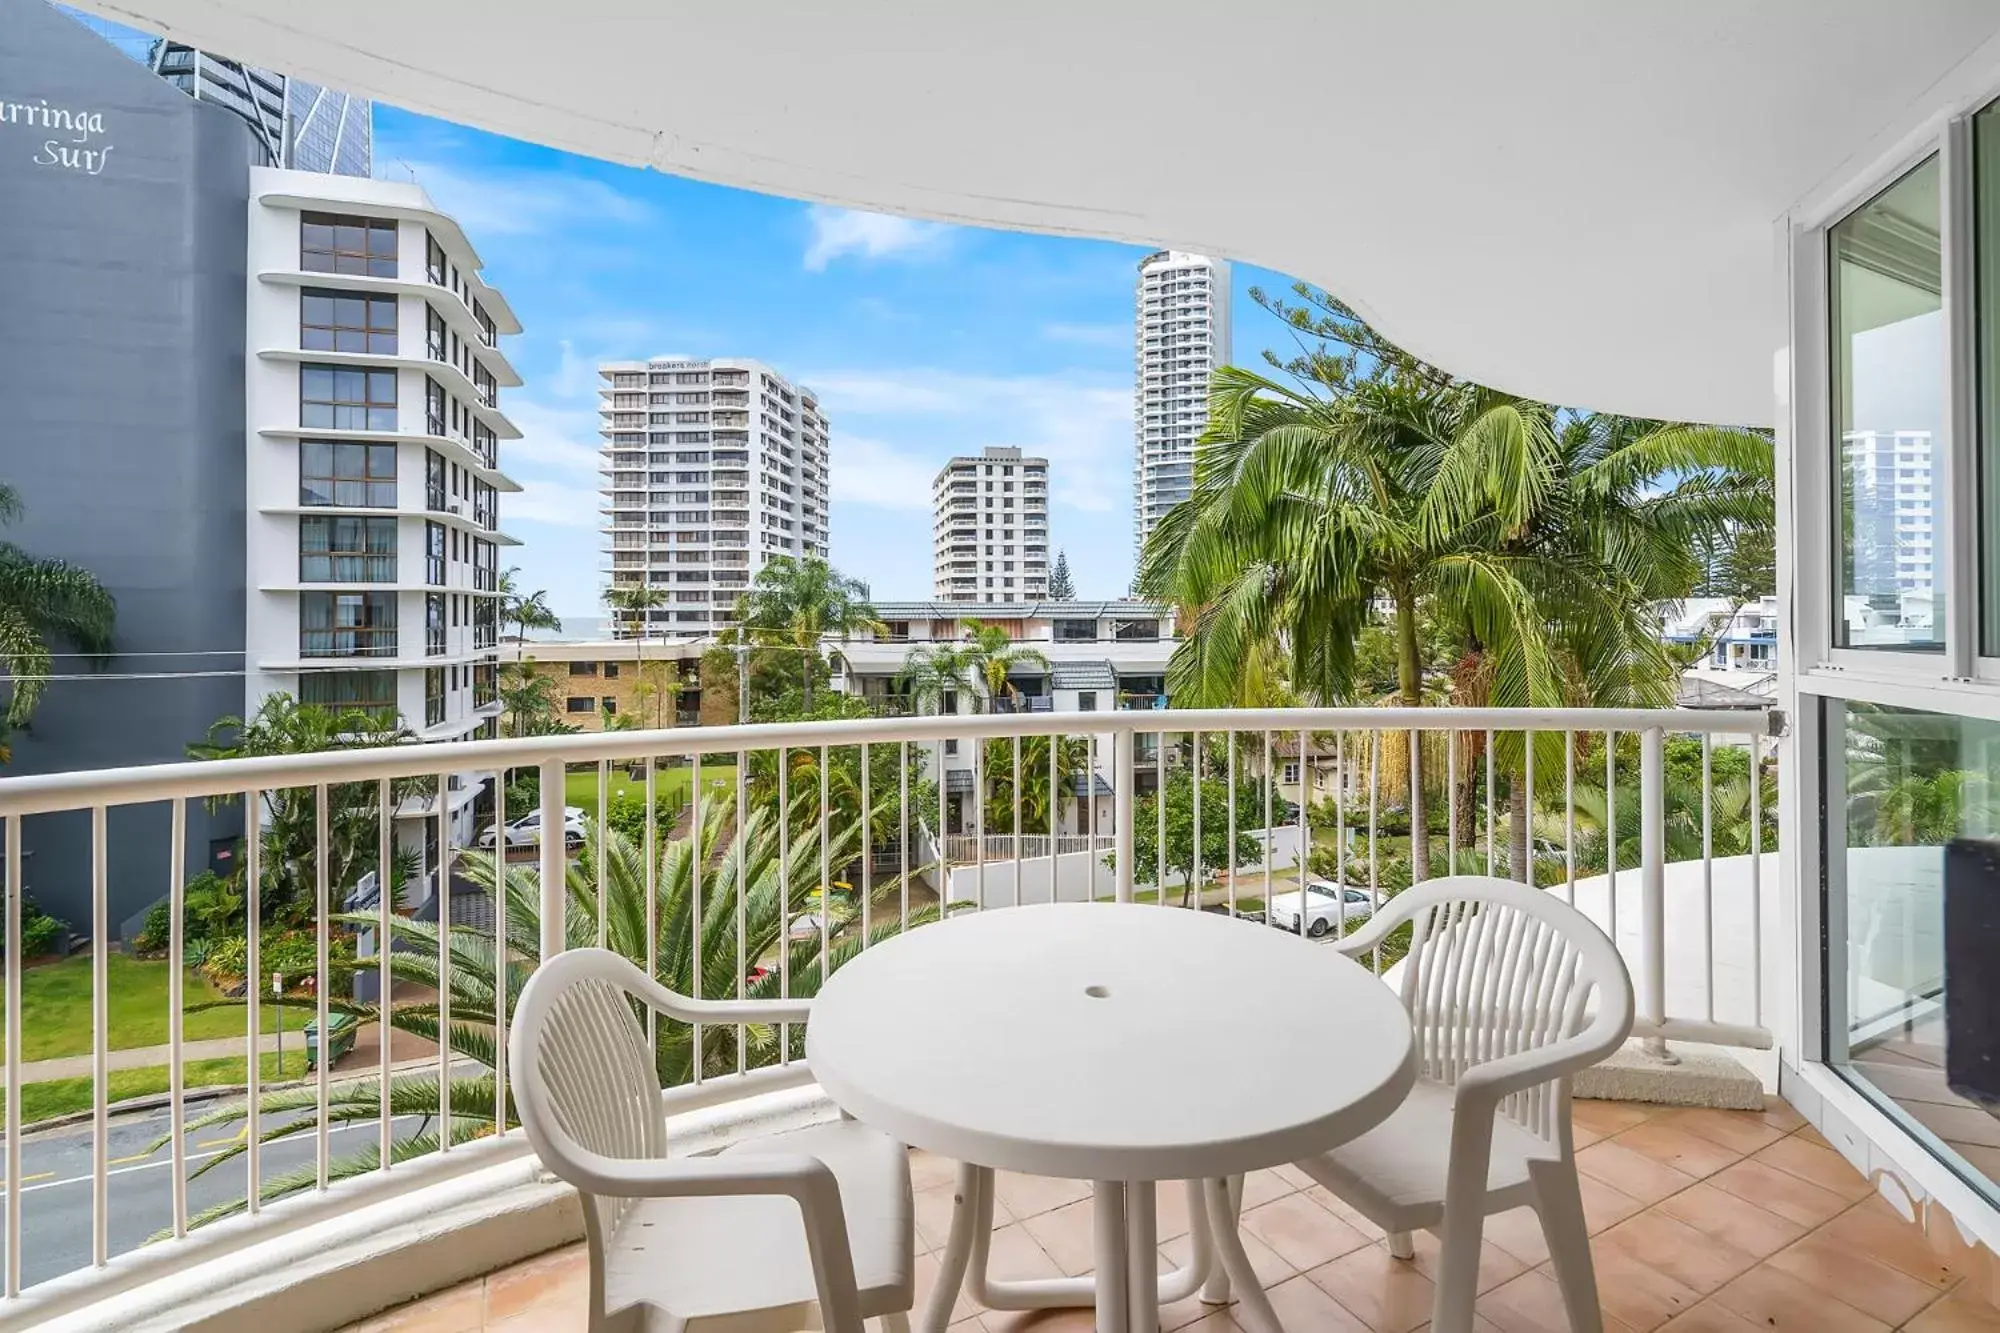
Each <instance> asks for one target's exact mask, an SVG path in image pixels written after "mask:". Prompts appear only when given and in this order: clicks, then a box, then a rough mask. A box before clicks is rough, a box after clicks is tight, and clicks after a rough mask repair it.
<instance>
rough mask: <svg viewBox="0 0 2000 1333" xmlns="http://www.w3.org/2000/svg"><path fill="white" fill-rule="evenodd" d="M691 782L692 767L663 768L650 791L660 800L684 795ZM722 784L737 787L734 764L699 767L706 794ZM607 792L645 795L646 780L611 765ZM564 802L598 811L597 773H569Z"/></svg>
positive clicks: (566, 779) (692, 777) (636, 796)
mask: <svg viewBox="0 0 2000 1333" xmlns="http://www.w3.org/2000/svg"><path fill="white" fill-rule="evenodd" d="M693 781H694V768H693V767H692V766H689V767H687V768H663V769H661V770H659V772H658V773H657V774H656V775H655V776H654V778H653V790H654V792H655V793H656V794H657V795H658V797H659V798H660V799H661V800H666V799H668V798H669V796H670V795H672V794H674V793H679V794H680V795H682V796H685V795H687V792H688V787H689V785H690V784H691V783H693ZM718 782H719V783H721V784H722V785H723V787H724V788H725V789H726V790H728V791H731V792H734V791H735V790H736V765H734V764H708V763H704V764H703V765H702V766H701V785H702V789H703V790H704V791H705V792H707V793H711V794H712V793H714V791H715V784H716V783H718ZM610 791H611V794H612V795H613V796H614V797H615V796H617V795H618V794H619V793H620V792H630V793H631V794H632V795H633V797H634V798H636V799H638V800H644V799H645V797H646V780H645V779H644V778H637V779H634V778H632V777H631V776H629V775H628V774H627V773H626V771H625V770H624V769H623V768H618V767H613V768H612V770H611V774H610ZM563 803H564V804H565V805H574V806H577V807H579V808H581V809H582V810H584V811H585V812H586V813H589V814H592V815H594V814H596V813H597V774H595V773H591V772H582V773H570V774H568V775H567V776H565V777H564V779H563Z"/></svg>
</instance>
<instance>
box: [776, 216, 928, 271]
mask: <svg viewBox="0 0 2000 1333" xmlns="http://www.w3.org/2000/svg"><path fill="white" fill-rule="evenodd" d="M806 220H807V221H808V222H809V223H811V224H812V239H811V241H810V242H809V243H808V244H807V246H806V257H805V266H806V268H807V269H808V270H810V271H812V272H815V273H817V272H819V271H820V270H822V269H824V268H825V267H826V266H827V264H829V263H830V262H832V261H833V260H835V259H838V258H839V257H840V256H842V255H847V254H854V255H860V256H861V257H862V258H864V259H884V258H889V257H892V256H902V257H905V258H922V257H927V256H930V255H934V254H937V253H938V252H940V251H942V250H943V249H944V247H945V245H946V244H947V242H948V241H949V239H950V236H951V229H950V228H949V227H946V226H945V225H943V224H942V223H938V222H919V221H917V220H916V219H915V218H902V217H896V216H893V215H892V214H888V213H858V212H855V211H854V210H853V209H848V208H829V207H827V206H826V205H824V204H813V205H811V206H810V207H809V208H807V209H806Z"/></svg>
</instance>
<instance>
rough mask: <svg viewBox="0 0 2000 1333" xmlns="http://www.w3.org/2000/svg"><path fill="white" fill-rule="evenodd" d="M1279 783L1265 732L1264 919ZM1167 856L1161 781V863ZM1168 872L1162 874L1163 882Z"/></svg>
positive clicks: (1163, 749)
mask: <svg viewBox="0 0 2000 1333" xmlns="http://www.w3.org/2000/svg"><path fill="white" fill-rule="evenodd" d="M1166 748H1167V736H1166V733H1165V732H1161V733H1160V751H1161V753H1162V754H1164V753H1165V752H1166ZM1277 785H1278V771H1277V770H1276V769H1274V768H1272V767H1271V733H1270V732H1268V731H1267V732H1265V733H1264V919H1265V920H1266V921H1269V920H1270V919H1271V842H1272V840H1273V839H1274V838H1276V837H1277V834H1278V830H1277V826H1276V825H1275V824H1274V823H1273V821H1272V818H1271V790H1272V788H1274V787H1276V786H1277ZM1166 856H1167V784H1166V781H1165V779H1164V776H1163V777H1162V780H1161V782H1160V864H1161V865H1163V866H1164V865H1165V864H1166V863H1167V862H1166ZM1166 878H1167V877H1166V874H1165V872H1164V871H1163V872H1162V873H1161V875H1160V881H1161V883H1162V884H1164V883H1165V882H1166Z"/></svg>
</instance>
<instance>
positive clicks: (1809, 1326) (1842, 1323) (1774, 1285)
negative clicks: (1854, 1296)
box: [1710, 1264, 1889, 1333]
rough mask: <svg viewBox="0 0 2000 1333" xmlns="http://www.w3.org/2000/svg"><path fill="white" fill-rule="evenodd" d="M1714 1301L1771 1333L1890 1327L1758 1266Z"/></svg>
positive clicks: (1878, 1332) (1867, 1332) (1878, 1331)
mask: <svg viewBox="0 0 2000 1333" xmlns="http://www.w3.org/2000/svg"><path fill="white" fill-rule="evenodd" d="M1710 1299H1712V1300H1714V1301H1715V1302H1716V1303H1717V1304H1719V1305H1725V1306H1727V1307H1729V1308H1730V1309H1731V1310H1733V1311H1735V1312H1736V1313H1737V1314H1740V1315H1742V1316H1743V1317H1744V1318H1745V1319H1748V1320H1749V1321H1750V1322H1751V1323H1753V1324H1755V1325H1757V1327H1759V1328H1762V1329H1765V1330H1767V1333H1884V1331H1885V1330H1886V1329H1888V1327H1889V1325H1887V1324H1885V1323H1883V1322H1882V1321H1881V1320H1879V1319H1874V1318H1870V1317H1869V1316H1868V1315H1865V1314H1863V1313H1861V1311H1859V1310H1857V1309H1855V1308H1854V1307H1853V1306H1851V1305H1848V1304H1846V1303H1845V1302H1843V1301H1841V1300H1838V1299H1836V1298H1835V1297H1832V1296H1829V1295H1827V1294H1826V1293H1825V1292H1823V1291H1821V1290H1820V1289H1819V1288H1817V1287H1815V1286H1813V1285H1812V1284H1811V1283H1809V1282H1802V1281H1800V1280H1799V1279H1798V1278H1795V1277H1793V1276H1792V1275H1791V1274H1790V1273H1785V1272H1781V1271H1780V1270H1778V1269H1775V1268H1773V1267H1771V1266H1770V1265H1769V1264H1759V1265H1757V1267H1755V1268H1753V1269H1751V1270H1750V1271H1749V1272H1747V1273H1745V1274H1744V1275H1743V1276H1742V1277H1739V1278H1737V1279H1735V1280H1734V1281H1733V1282H1730V1283H1729V1284H1728V1285H1726V1286H1724V1287H1723V1288H1722V1290H1720V1291H1718V1292H1716V1293H1715V1295H1714V1296H1713V1297H1711V1298H1710Z"/></svg>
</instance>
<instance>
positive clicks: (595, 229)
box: [375, 105, 1286, 618]
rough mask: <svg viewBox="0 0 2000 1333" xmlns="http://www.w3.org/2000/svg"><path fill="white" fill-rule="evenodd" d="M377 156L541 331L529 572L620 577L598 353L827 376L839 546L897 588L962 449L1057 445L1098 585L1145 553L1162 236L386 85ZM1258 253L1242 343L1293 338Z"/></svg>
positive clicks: (918, 567)
mask: <svg viewBox="0 0 2000 1333" xmlns="http://www.w3.org/2000/svg"><path fill="white" fill-rule="evenodd" d="M375 117H376V119H375V136H376V137H375V171H376V174H377V175H378V176H384V177H390V178H407V177H409V176H411V175H414V177H415V179H416V180H418V181H419V182H420V183H421V184H422V185H423V186H424V187H425V188H426V189H427V190H429V191H430V193H431V196H432V197H433V198H434V199H435V200H436V201H437V202H438V204H439V205H440V206H441V207H443V208H444V209H446V210H447V211H449V212H452V213H454V214H455V215H457V217H458V218H459V220H460V221H461V222H462V223H463V225H464V227H465V229H466V232H467V234H468V235H469V236H470V237H471V238H472V241H473V244H474V245H476V246H477V247H478V248H479V251H480V255H481V257H482V258H483V259H484V260H485V262H486V276H487V278H488V280H489V281H491V282H492V283H493V284H494V285H496V286H498V287H499V288H500V289H501V290H503V291H504V292H505V293H506V294H507V297H508V300H509V301H510V302H512V304H513V306H514V309H515V312H516V313H517V314H518V315H519V316H520V318H521V324H522V326H523V328H524V329H525V332H524V333H523V334H522V335H521V336H519V337H517V338H514V339H511V340H510V342H509V344H508V346H507V353H508V356H509V357H510V358H511V359H512V360H513V362H514V364H515V366H516V367H517V368H518V369H519V370H520V371H521V375H522V378H523V379H524V380H525V381H526V383H525V385H524V387H522V388H519V389H511V390H507V391H506V392H505V393H503V395H502V398H501V404H502V406H503V408H504V409H505V410H506V411H507V413H508V415H509V416H510V417H512V418H513V420H514V421H515V423H516V424H518V425H519V426H520V427H521V429H522V431H523V434H524V438H523V439H521V440H519V441H513V442H509V443H507V444H504V445H503V449H502V465H503V466H504V467H505V468H506V470H507V471H508V472H509V473H510V474H511V475H513V476H514V477H515V478H516V479H518V480H519V481H520V482H521V483H522V485H523V486H524V487H525V488H526V490H525V493H523V494H520V495H510V496H507V497H504V498H503V500H502V503H501V521H502V525H503V526H504V527H505V528H506V529H507V530H508V531H510V532H512V533H513V534H515V535H516V536H518V537H520V538H521V539H522V541H523V542H524V543H525V545H524V546H522V547H520V548H514V549H510V550H509V551H507V552H503V556H502V558H503V561H505V562H511V563H517V564H519V565H520V566H521V569H522V582H523V586H525V587H527V588H529V589H534V588H546V589H548V591H549V598H550V601H551V603H552V604H553V605H554V606H555V608H556V610H557V611H558V613H560V614H564V615H567V616H570V617H573V618H580V617H585V616H592V615H597V614H600V611H599V608H598V604H597V600H598V593H599V589H600V578H599V575H598V573H597V563H598V535H597V524H598V514H597V457H598V452H597V450H598V436H597V415H596V407H597V396H596V389H597V383H598V381H597V373H596V367H597V363H598V362H599V361H602V360H610V359H624V358H644V357H649V356H662V355H688V356H752V357H756V358H758V359H760V360H763V361H765V362H767V363H768V364H770V365H772V366H773V367H775V368H776V369H777V370H779V371H780V372H781V373H783V374H785V375H787V376H789V377H791V378H792V379H794V380H797V381H803V382H804V383H806V384H809V385H811V386H812V387H813V388H814V389H816V390H817V391H818V392H819V395H820V402H821V405H822V406H823V407H824V408H825V410H826V411H827V413H828V416H829V417H830V419H831V423H832V463H831V474H832V491H833V516H832V528H833V543H832V546H833V562H834V564H835V565H837V566H838V567H839V568H840V569H841V570H843V571H844V572H847V573H850V574H853V575H855V576H857V577H859V578H861V579H863V580H865V581H866V582H867V583H868V584H869V585H870V587H871V589H872V590H873V592H874V595H875V596H876V597H878V598H882V599H895V598H915V597H927V596H929V595H930V588H931V582H930V558H931V552H930V527H931V520H930V482H931V477H932V476H933V474H934V473H935V472H936V471H937V468H938V467H939V465H940V464H941V463H942V462H943V461H944V460H945V459H947V458H949V457H951V456H952V455H953V454H958V453H976V452H978V450H979V449H980V448H982V447H984V446H986V445H1019V446H1021V447H1022V448H1024V449H1026V450H1027V451H1029V452H1030V453H1034V454H1043V455H1046V456H1047V457H1048V458H1049V460H1050V472H1051V486H1050V492H1051V501H1052V507H1051V513H1050V524H1049V526H1050V535H1051V539H1052V545H1054V546H1055V547H1057V548H1060V549H1063V550H1066V551H1067V552H1068V554H1069V563H1070V569H1071V571H1072V573H1073V575H1074V576H1075V579H1076V584H1077V591H1078V593H1079V594H1080V595H1082V596H1086V597H1111V596H1117V595H1119V594H1121V593H1122V592H1123V591H1124V590H1125V588H1126V586H1127V584H1128V582H1129V581H1130V578H1131V565H1132V551H1131V541H1132V539H1131V515H1132V302H1133V284H1134V280H1135V278H1136V273H1137V264H1138V261H1139V259H1140V257H1141V256H1142V255H1143V254H1145V250H1144V249H1142V248H1140V247H1136V246H1127V245H1117V244H1112V243H1109V242H1094V241H1079V240H1073V239H1065V238H1057V237H1042V236H1025V235H1018V234H1014V233H1010V232H1000V231H988V230H983V229H978V228H965V227H948V226H942V225H938V224H931V223H923V222H914V221H910V220H908V219H902V218H891V217H883V216H879V215H874V214H860V213H850V212H846V211H843V210H838V209H827V208H821V207H817V206H812V205H807V204H802V203H798V202H796V201H793V200H788V199H779V198H774V197H771V196H767V195H758V194H751V193H748V192H745V191H741V190H732V189H727V188H724V187H721V186H714V185H705V184H700V183H697V182H693V181H687V180H681V179H677V178H675V177H672V176H665V175H661V174H659V173H657V172H648V171H641V170H638V169H634V168H626V167H618V166H612V165H609V164H606V163H602V162H598V161H595V160H593V159H590V158H582V157H576V156H572V155H570V154H566V153H560V152H556V151H554V150H551V149H546V148H542V147H539V146H536V145H532V144H525V143H521V142H519V141H517V140H512V139H507V138H503V137H501V136H498V135H491V134H485V133H482V132H479V131H475V130H469V129H465V128H464V127H461V126H457V125H452V124H449V123H446V122H443V121H437V120H432V119H429V118H427V117H422V116H417V115H413V114H411V113H408V112H404V111H398V110H395V109H393V108H389V107H384V106H379V105H378V106H377V108H376V112H375ZM1285 281H1286V280H1285V279H1283V278H1281V277H1279V276H1277V275H1275V274H1271V273H1267V272H1262V271H1258V270H1253V269H1249V268H1246V267H1240V266H1239V267H1238V268H1237V269H1236V271H1235V288H1236V301H1235V330H1234V343H1235V356H1236V360H1237V361H1238V362H1250V361H1254V360H1255V358H1256V356H1257V352H1258V351H1259V349H1261V348H1263V347H1265V346H1267V345H1271V344H1272V341H1273V339H1274V337H1282V336H1283V335H1282V331H1281V330H1280V329H1279V327H1278V325H1277V322H1276V321H1275V320H1273V319H1272V318H1271V317H1270V316H1268V315H1266V314H1264V313H1263V312H1262V311H1260V310H1257V309H1256V308H1255V307H1254V306H1253V305H1251V303H1250V301H1249V299H1248V297H1247V295H1245V290H1246V289H1247V288H1248V287H1249V286H1251V285H1253V284H1261V285H1263V286H1266V287H1277V286H1282V285H1283V284H1284V282H1285Z"/></svg>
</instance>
